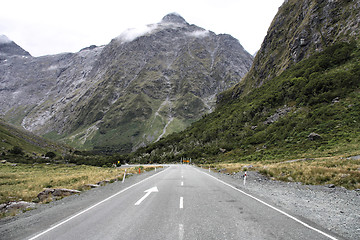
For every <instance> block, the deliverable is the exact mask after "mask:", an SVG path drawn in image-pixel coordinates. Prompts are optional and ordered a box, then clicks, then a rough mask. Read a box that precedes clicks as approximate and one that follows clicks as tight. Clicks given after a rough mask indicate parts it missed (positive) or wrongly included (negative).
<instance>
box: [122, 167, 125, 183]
mask: <svg viewBox="0 0 360 240" xmlns="http://www.w3.org/2000/svg"><path fill="white" fill-rule="evenodd" d="M125 177H126V169H125V172H124V177H123V180H122V183H124V182H125Z"/></svg>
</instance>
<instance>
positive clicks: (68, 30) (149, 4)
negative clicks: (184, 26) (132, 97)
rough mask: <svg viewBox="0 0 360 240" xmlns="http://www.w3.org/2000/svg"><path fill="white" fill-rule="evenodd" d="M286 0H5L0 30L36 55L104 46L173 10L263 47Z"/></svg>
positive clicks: (248, 47)
mask: <svg viewBox="0 0 360 240" xmlns="http://www.w3.org/2000/svg"><path fill="white" fill-rule="evenodd" d="M283 2H284V0H101V1H95V0H3V1H2V2H1V6H0V34H4V35H6V36H7V37H8V38H10V39H11V40H13V41H15V42H16V43H17V44H18V45H20V46H21V47H22V48H24V49H25V50H26V51H28V52H30V54H31V55H33V56H42V55H47V54H56V53H61V52H77V51H79V50H80V49H82V48H84V47H88V46H90V45H93V44H95V45H104V44H107V43H109V42H110V41H111V39H113V38H115V37H117V36H118V35H120V34H121V33H122V32H123V31H125V30H126V29H128V28H136V27H140V26H144V25H146V24H151V23H157V22H159V21H161V19H162V18H163V17H164V16H165V15H166V14H168V13H172V12H176V13H178V14H180V15H181V16H182V17H183V18H185V20H186V21H187V22H188V23H190V24H195V25H197V26H199V27H202V28H205V29H207V30H210V31H213V32H215V33H216V34H220V33H227V34H230V35H232V36H233V37H235V38H237V39H238V40H239V41H240V43H241V44H242V46H243V47H244V48H245V49H246V50H247V51H248V52H249V53H251V54H253V53H254V52H255V51H257V50H258V49H259V48H260V46H261V43H262V41H263V39H264V37H265V35H266V32H267V29H268V27H269V26H270V23H271V21H272V19H273V18H274V16H275V14H276V13H277V11H278V8H279V7H280V6H281V4H282V3H283Z"/></svg>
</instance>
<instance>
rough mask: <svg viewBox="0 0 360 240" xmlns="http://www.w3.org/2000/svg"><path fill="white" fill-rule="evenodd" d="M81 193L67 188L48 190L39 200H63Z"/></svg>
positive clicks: (39, 195) (43, 192)
mask: <svg viewBox="0 0 360 240" xmlns="http://www.w3.org/2000/svg"><path fill="white" fill-rule="evenodd" d="M78 193H80V191H78V190H73V189H66V188H55V189H52V188H46V189H45V190H44V191H42V192H41V193H39V194H38V196H37V197H38V199H39V201H40V202H45V201H51V200H53V199H54V198H55V199H56V198H62V197H66V196H70V195H72V194H78Z"/></svg>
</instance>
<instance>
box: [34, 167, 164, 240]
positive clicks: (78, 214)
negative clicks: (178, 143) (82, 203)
mask: <svg viewBox="0 0 360 240" xmlns="http://www.w3.org/2000/svg"><path fill="white" fill-rule="evenodd" d="M170 168H171V166H170V167H168V168H167V169H165V170H164V171H161V172H158V173H155V174H154V175H151V176H150V177H148V178H145V179H143V180H141V181H140V182H137V183H135V184H133V185H131V186H129V187H127V188H125V189H123V190H121V191H119V192H117V193H115V194H114V195H111V196H110V197H108V198H106V199H104V200H102V201H100V202H98V203H96V204H94V205H92V206H91V207H88V208H87V209H85V210H83V211H81V212H79V213H77V214H75V215H73V216H72V217H70V218H68V219H66V220H64V221H62V222H60V223H58V224H56V225H54V226H52V227H51V228H48V229H46V230H45V231H43V232H41V233H39V234H37V235H36V236H34V237H32V238H29V239H28V240H34V239H36V238H38V237H40V236H42V235H44V234H45V233H48V232H50V231H51V230H53V229H55V228H57V227H59V226H61V225H63V224H64V223H67V222H69V221H70V220H72V219H74V218H76V217H78V216H80V215H81V214H83V213H86V212H88V211H90V210H91V209H93V208H95V207H96V206H98V205H100V204H102V203H104V202H106V201H108V200H110V199H111V198H113V197H115V196H117V195H119V194H121V193H123V192H125V191H127V190H129V189H130V188H133V187H135V186H136V185H139V184H141V183H143V182H145V181H147V180H149V179H150V178H153V177H155V176H156V175H159V174H160V173H163V172H165V171H167V170H168V169H170Z"/></svg>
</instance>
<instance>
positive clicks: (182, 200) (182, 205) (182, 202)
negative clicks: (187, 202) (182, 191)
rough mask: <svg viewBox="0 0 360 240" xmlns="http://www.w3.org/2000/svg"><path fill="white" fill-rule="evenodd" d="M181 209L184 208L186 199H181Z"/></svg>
mask: <svg viewBox="0 0 360 240" xmlns="http://www.w3.org/2000/svg"><path fill="white" fill-rule="evenodd" d="M180 208H184V198H183V197H180Z"/></svg>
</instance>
